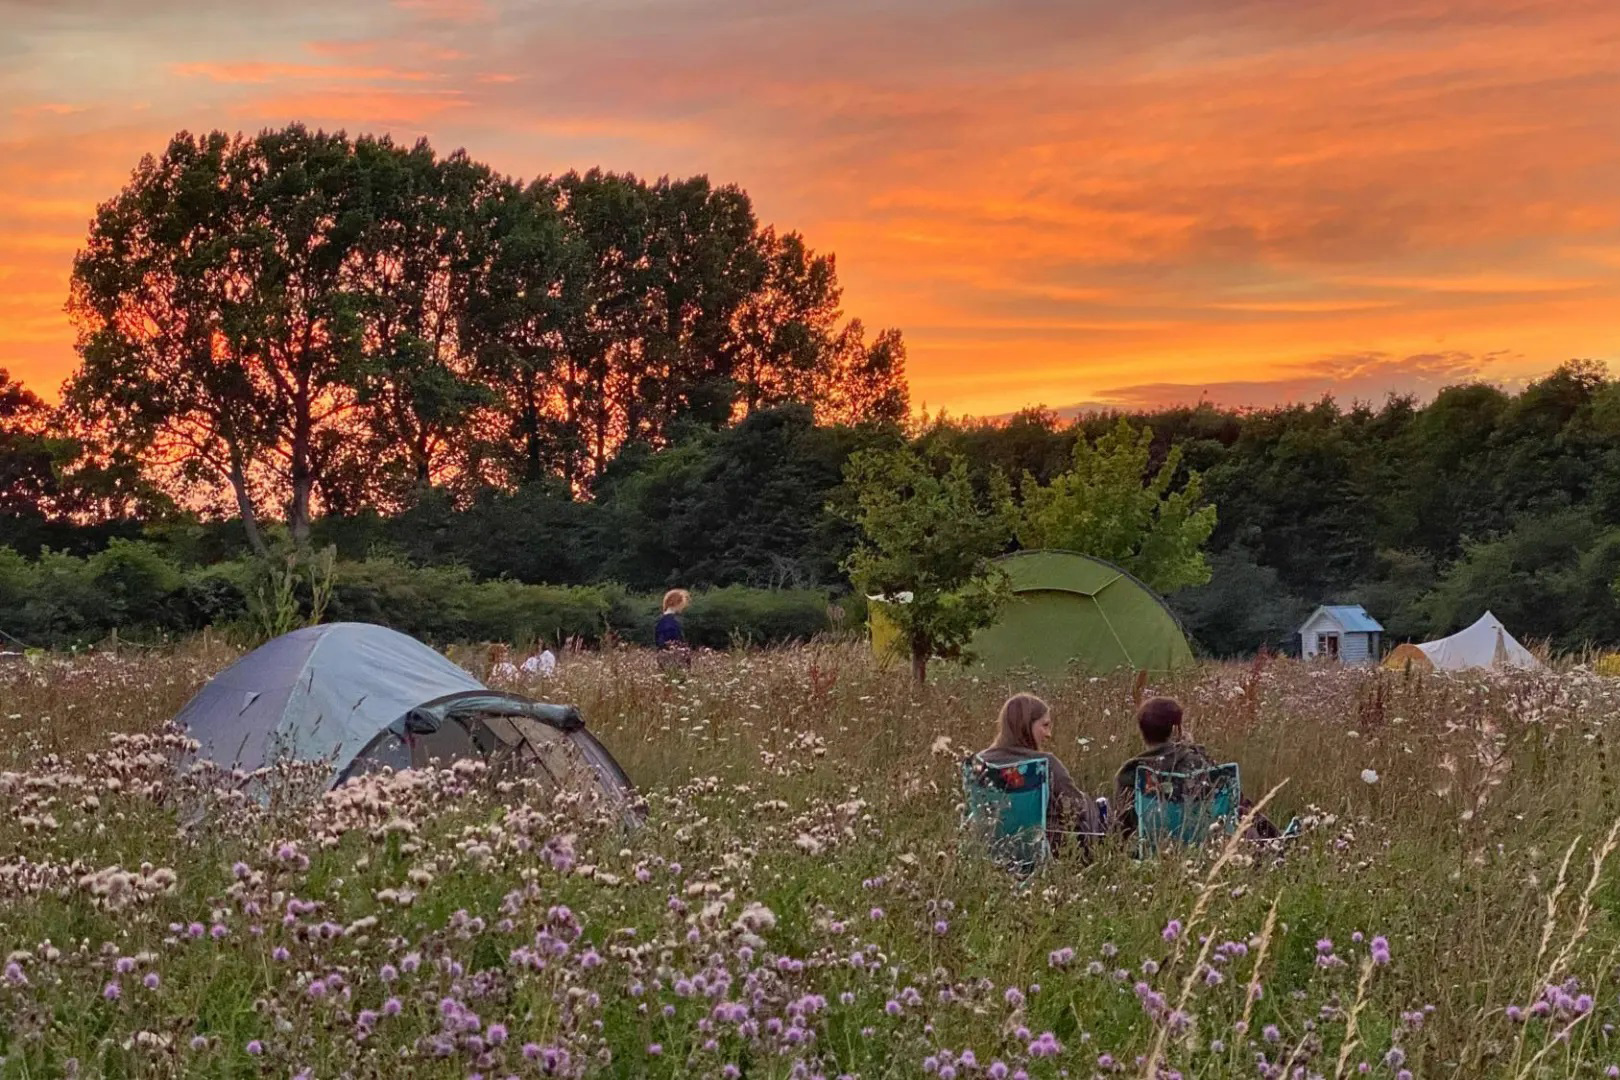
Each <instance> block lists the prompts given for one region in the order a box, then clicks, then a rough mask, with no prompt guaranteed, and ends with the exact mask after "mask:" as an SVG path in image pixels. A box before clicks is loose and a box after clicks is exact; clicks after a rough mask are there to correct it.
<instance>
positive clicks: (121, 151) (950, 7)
mask: <svg viewBox="0 0 1620 1080" xmlns="http://www.w3.org/2000/svg"><path fill="white" fill-rule="evenodd" d="M0 24H4V25H7V26H8V28H13V29H14V30H15V33H14V34H13V35H11V36H10V40H9V41H8V42H7V43H6V44H5V45H3V46H0V50H10V51H7V52H6V57H7V62H6V63H5V64H4V65H0V96H4V98H5V99H6V100H7V101H8V102H9V103H10V105H11V109H10V111H9V113H6V112H0V148H10V150H11V151H12V153H13V155H14V161H15V162H16V163H19V164H15V165H13V166H11V167H8V166H7V165H6V164H5V163H4V162H0V267H4V268H9V269H10V270H12V271H14V272H15V274H17V275H20V277H19V280H23V281H25V282H26V284H24V285H23V286H21V288H22V291H24V292H26V293H28V294H30V295H33V294H35V293H38V292H42V291H46V292H48V291H49V290H50V289H52V288H60V289H62V293H63V295H64V296H65V284H66V274H67V267H68V263H69V259H70V257H71V255H70V253H71V250H72V247H73V246H74V244H75V243H76V242H77V241H78V240H79V239H80V238H81V237H82V229H83V220H84V219H85V218H87V217H88V214H89V213H90V211H91V210H92V209H93V207H94V204H95V201H96V200H98V199H102V198H106V197H107V196H108V195H110V194H111V193H112V192H113V191H114V190H116V188H117V186H118V185H119V184H120V183H121V182H123V180H124V178H125V177H126V176H127V174H128V170H129V168H130V167H131V166H132V165H133V164H134V162H135V160H137V158H138V156H139V154H140V153H141V152H150V151H156V150H160V149H161V147H162V145H163V140H164V138H165V137H166V136H167V134H168V133H169V132H172V131H173V130H176V129H178V128H182V127H184V128H188V129H194V130H195V129H199V128H207V127H210V126H215V125H218V126H224V127H228V128H238V127H240V128H247V129H253V128H258V127H261V126H264V125H268V124H279V123H284V122H287V121H290V120H295V119H298V120H304V121H307V122H310V123H317V124H322V125H324V126H328V127H343V128H346V129H348V130H349V131H362V130H390V131H392V132H393V133H394V134H395V135H396V136H400V137H414V136H416V135H423V134H425V135H429V136H430V137H431V138H432V139H433V141H434V143H435V144H436V145H438V146H440V147H441V148H443V149H445V150H449V149H454V148H456V147H459V146H465V147H467V148H468V149H469V151H471V152H472V153H474V154H476V155H477V156H479V157H482V158H484V159H486V160H488V161H490V162H491V163H492V164H494V165H495V166H496V167H498V168H500V169H502V170H503V171H506V172H511V173H516V174H526V175H533V174H536V173H540V172H551V171H559V170H562V169H567V168H574V167H588V166H591V165H596V164H601V165H604V166H606V167H610V168H619V169H631V170H634V171H637V172H640V173H643V174H648V175H655V176H656V175H661V174H665V173H671V174H684V173H695V172H703V173H707V174H709V175H711V176H713V177H715V178H716V179H719V180H724V181H735V182H738V183H740V184H742V185H743V186H744V187H746V188H747V189H748V190H749V191H750V193H751V194H752V195H753V196H754V197H755V201H756V204H757V206H758V207H759V209H760V213H761V215H762V216H763V217H764V218H765V219H767V220H771V221H775V222H777V223H778V224H780V225H782V226H785V227H789V228H797V229H800V230H802V231H804V232H805V233H806V235H807V236H808V237H809V239H810V241H811V243H812V244H813V245H815V246H817V247H820V248H823V249H831V250H834V251H836V252H837V253H838V256H839V269H840V274H841V276H842V277H843V279H844V281H845V283H846V286H847V289H846V305H847V307H848V308H849V310H850V311H851V312H854V313H859V314H860V315H862V316H863V317H864V318H865V319H866V320H867V321H868V322H869V323H872V324H877V325H898V326H900V327H902V328H903V329H905V330H906V331H907V333H908V337H909V338H910V340H911V343H912V346H911V350H910V355H911V363H912V366H913V373H912V376H913V377H912V381H913V385H914V387H915V388H916V391H917V395H918V397H919V398H920V399H923V400H927V401H928V402H929V403H930V404H932V405H935V406H939V405H949V406H950V407H951V408H952V409H953V410H955V411H958V412H979V413H990V412H998V411H1006V410H1009V409H1012V408H1016V407H1018V406H1019V405H1021V404H1024V403H1026V402H1031V401H1078V400H1086V401H1093V400H1095V401H1101V400H1112V398H1113V395H1115V394H1124V393H1125V392H1127V391H1129V392H1131V393H1134V394H1136V395H1137V396H1138V397H1139V398H1142V399H1143V400H1145V399H1146V397H1151V396H1153V395H1157V394H1170V395H1178V394H1184V393H1193V394H1195V395H1196V393H1197V392H1199V391H1200V390H1201V389H1203V388H1214V389H1212V392H1218V393H1219V394H1221V395H1223V396H1239V397H1240V396H1242V395H1245V394H1252V395H1254V396H1255V398H1256V400H1274V399H1276V398H1277V395H1279V394H1285V395H1286V394H1302V395H1306V396H1309V395H1310V394H1314V393H1316V392H1318V390H1319V389H1320V388H1322V387H1325V386H1338V387H1340V388H1341V389H1342V388H1343V387H1346V386H1348V387H1351V388H1353V392H1354V394H1363V395H1365V396H1369V397H1373V398H1376V397H1380V396H1381V391H1380V390H1379V388H1380V387H1383V388H1385V389H1388V388H1414V387H1415V388H1422V387H1425V386H1429V385H1431V383H1432V382H1433V380H1435V379H1442V378H1445V377H1449V376H1448V375H1445V374H1444V372H1445V371H1448V370H1450V369H1448V368H1445V367H1444V366H1442V367H1440V368H1434V367H1433V366H1432V365H1431V366H1429V367H1425V366H1424V364H1423V363H1422V362H1419V361H1417V360H1414V359H1413V358H1422V357H1453V358H1457V357H1469V358H1473V359H1471V360H1468V361H1466V362H1467V363H1470V364H1477V365H1478V370H1477V372H1475V373H1476V374H1478V375H1480V376H1482V377H1492V378H1495V377H1498V376H1505V377H1512V376H1516V375H1519V374H1523V373H1524V372H1527V371H1531V370H1545V369H1547V368H1549V367H1551V366H1553V365H1554V364H1556V363H1558V362H1560V361H1562V360H1564V359H1566V358H1568V357H1569V356H1572V355H1595V356H1599V357H1602V356H1610V357H1616V358H1620V343H1617V340H1616V338H1615V334H1614V316H1613V313H1614V312H1615V311H1616V310H1620V256H1616V255H1615V254H1614V253H1615V252H1620V138H1617V137H1616V136H1617V135H1620V128H1617V124H1616V120H1615V117H1617V116H1620V69H1617V68H1616V67H1615V65H1614V63H1613V58H1614V56H1615V55H1616V54H1617V52H1620V5H1616V4H1614V3H1613V2H1612V0H1468V2H1466V3H1464V2H1456V0H1415V2H1413V3H1405V4H1393V3H1385V2H1371V3H1369V2H1367V0H1297V2H1292V3H1283V2H1280V0H1143V2H1141V3H1131V4H1118V3H1102V2H1100V0H1076V2H1073V3H1051V2H1049V0H949V2H947V3H943V4H940V3H927V2H925V0H895V2H893V3H885V4H871V3H869V2H864V0H826V2H825V3H821V4H815V5H806V4H798V5H784V4H760V3H756V2H753V0H600V2H597V3H576V2H573V0H568V2H558V3H546V4H520V3H517V2H515V0H355V2H354V3H347V4H330V3H325V4H317V3H312V2H310V0H291V2H290V3H283V4H278V5H267V4H263V3H256V2H255V3H250V2H248V0H221V2H220V3H218V4H215V5H211V6H210V7H209V8H208V10H207V11H206V12H201V11H200V10H199V9H198V8H197V6H196V5H195V4H192V3H188V2H186V0H128V2H127V3H126V2H121V3H114V2H113V0H0ZM198 42H206V44H205V45H199V44H198ZM13 57H15V59H13ZM87 58H88V59H87ZM137 102H139V103H146V104H147V105H148V106H149V108H148V109H147V110H146V111H145V112H143V113H140V114H136V113H135V112H134V111H133V110H132V108H131V103H137ZM136 132H140V133H142V134H141V135H140V137H139V138H136V137H134V133H136ZM81 139H82V140H84V142H83V145H85V146H94V145H95V141H96V140H97V139H100V140H101V141H102V142H109V141H110V142H111V144H112V145H114V146H116V148H117V149H116V152H115V153H111V154H108V153H104V152H102V151H100V150H99V149H98V150H95V151H94V152H91V153H89V154H88V156H86V157H82V158H79V159H77V160H75V159H73V157H72V155H71V154H70V153H68V152H66V151H64V150H63V149H62V146H63V145H67V144H69V143H73V141H74V140H81ZM74 144H75V145H77V143H74ZM73 205H80V206H82V207H83V210H82V211H81V212H80V216H79V217H78V218H77V219H76V218H75V216H74V211H73V210H72V207H73ZM8 206H9V207H10V209H7V207H8ZM52 237H58V238H60V239H59V240H53V239H51V238H52ZM14 238H25V239H14ZM22 318H23V315H22V314H21V313H18V312H15V311H14V309H13V308H7V309H5V310H3V311H0V363H10V364H13V365H16V366H19V367H21V368H22V369H23V371H22V373H23V376H24V377H25V378H28V379H29V380H30V381H37V382H40V383H42V384H43V385H44V386H45V387H47V388H48V387H49V386H50V385H54V383H55V382H56V381H57V380H58V379H59V378H60V376H61V374H62V373H63V372H64V371H65V370H66V369H67V367H68V366H69V365H70V364H71V362H72V357H71V350H70V343H71V335H70V333H69V331H68V328H67V326H66V323H65V321H64V320H63V318H62V316H61V315H60V312H59V305H57V310H52V311H41V312H39V313H38V314H36V315H33V316H29V318H31V319H37V320H44V321H45V322H47V323H49V322H50V321H52V320H55V324H56V325H57V326H58V328H59V330H58V337H57V338H56V340H55V343H54V345H51V346H46V345H42V344H39V343H37V342H32V341H31V342H30V343H28V344H27V345H26V346H23V345H19V344H17V343H16V337H15V334H14V333H13V331H12V330H11V329H10V328H11V327H13V326H20V325H21V324H20V322H18V320H20V319H22ZM34 325H35V324H34V323H30V326H34ZM36 333H37V327H36V328H35V329H31V330H30V331H29V334H30V336H31V337H32V336H33V335H35V334H36ZM1504 347H1506V348H1507V349H1509V350H1511V351H1507V352H1503V351H1501V350H1502V349H1503V348H1504ZM1354 357H1361V358H1363V360H1361V361H1358V362H1351V361H1350V360H1349V359H1348V358H1354ZM19 358H20V359H19ZM1368 358H1371V359H1368ZM1462 362H1463V361H1460V360H1455V359H1454V360H1453V361H1447V363H1462ZM1426 380H1427V381H1426ZM1110 387H1112V388H1114V391H1113V392H1110V391H1109V388H1110ZM1166 388H1168V389H1166ZM1144 395H1145V396H1146V397H1144ZM1127 396H1129V395H1127Z"/></svg>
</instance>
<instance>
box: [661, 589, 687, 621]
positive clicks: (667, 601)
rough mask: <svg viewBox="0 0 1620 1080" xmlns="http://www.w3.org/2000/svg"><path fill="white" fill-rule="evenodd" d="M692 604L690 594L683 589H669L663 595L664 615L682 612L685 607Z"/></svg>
mask: <svg viewBox="0 0 1620 1080" xmlns="http://www.w3.org/2000/svg"><path fill="white" fill-rule="evenodd" d="M691 602H692V594H691V593H689V592H687V591H686V590H685V589H671V590H669V592H667V593H665V594H664V614H666V615H667V614H669V613H670V612H671V611H684V610H685V609H686V605H687V604H690V603H691Z"/></svg>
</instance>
